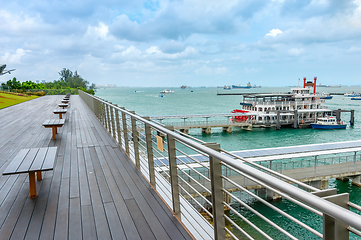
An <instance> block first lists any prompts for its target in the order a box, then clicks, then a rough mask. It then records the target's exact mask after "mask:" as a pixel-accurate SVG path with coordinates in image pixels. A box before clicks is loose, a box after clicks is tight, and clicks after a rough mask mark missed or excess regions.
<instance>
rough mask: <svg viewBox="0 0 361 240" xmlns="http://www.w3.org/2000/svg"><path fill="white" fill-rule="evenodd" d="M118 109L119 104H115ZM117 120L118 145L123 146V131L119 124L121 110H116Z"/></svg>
mask: <svg viewBox="0 0 361 240" xmlns="http://www.w3.org/2000/svg"><path fill="white" fill-rule="evenodd" d="M115 106H116V107H118V105H117V104H115ZM115 120H116V124H117V135H118V139H117V141H118V143H119V145H120V146H122V136H121V130H120V122H119V110H118V109H117V108H115Z"/></svg>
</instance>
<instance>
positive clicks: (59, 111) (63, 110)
mask: <svg viewBox="0 0 361 240" xmlns="http://www.w3.org/2000/svg"><path fill="white" fill-rule="evenodd" d="M67 111H68V109H62V108H58V109H55V110H54V111H53V113H54V114H59V119H63V114H65V113H67Z"/></svg>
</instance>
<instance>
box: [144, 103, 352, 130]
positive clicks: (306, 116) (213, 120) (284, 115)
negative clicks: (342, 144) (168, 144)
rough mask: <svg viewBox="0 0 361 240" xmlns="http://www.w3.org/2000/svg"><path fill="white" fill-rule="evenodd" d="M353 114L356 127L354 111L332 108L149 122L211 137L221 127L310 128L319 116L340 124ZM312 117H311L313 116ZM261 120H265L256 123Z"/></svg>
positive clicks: (162, 118)
mask: <svg viewBox="0 0 361 240" xmlns="http://www.w3.org/2000/svg"><path fill="white" fill-rule="evenodd" d="M343 112H350V125H351V126H352V125H354V122H355V121H354V110H341V109H337V110H330V109H295V110H272V109H270V110H267V111H266V112H264V113H262V112H258V113H255V112H252V113H250V112H242V113H221V114H188V115H166V116H151V117H150V119H152V120H155V121H159V123H161V124H164V125H172V126H174V128H175V129H179V130H180V131H181V132H183V133H185V134H188V133H189V129H194V128H199V129H202V132H203V133H206V134H210V133H211V129H212V128H217V127H218V128H222V131H224V132H232V131H233V128H234V127H240V128H241V129H244V130H252V128H261V127H275V128H276V129H277V130H279V129H280V128H281V127H282V126H284V127H292V128H308V127H311V125H310V124H311V123H314V122H316V119H317V117H322V116H325V115H330V116H335V117H336V119H337V120H339V121H341V113H343ZM310 116H311V117H310ZM256 119H262V120H256Z"/></svg>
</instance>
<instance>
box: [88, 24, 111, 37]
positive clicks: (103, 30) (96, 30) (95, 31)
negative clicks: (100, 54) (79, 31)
mask: <svg viewBox="0 0 361 240" xmlns="http://www.w3.org/2000/svg"><path fill="white" fill-rule="evenodd" d="M108 32H109V30H108V26H107V25H105V24H104V23H102V22H100V23H99V25H98V26H95V27H94V26H88V30H87V32H86V34H85V36H89V37H92V38H99V39H105V38H106V37H107V34H108Z"/></svg>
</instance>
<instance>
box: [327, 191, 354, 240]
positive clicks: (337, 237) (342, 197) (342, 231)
mask: <svg viewBox="0 0 361 240" xmlns="http://www.w3.org/2000/svg"><path fill="white" fill-rule="evenodd" d="M324 199H325V200H327V201H330V202H332V203H334V204H336V205H339V206H341V207H343V208H346V209H348V205H347V203H348V202H349V194H348V193H342V194H338V195H333V196H328V197H324ZM347 228H348V225H347V224H345V223H344V222H341V221H339V220H337V219H334V218H332V217H331V216H329V215H327V214H323V239H324V240H342V239H349V231H348V229H347Z"/></svg>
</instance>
